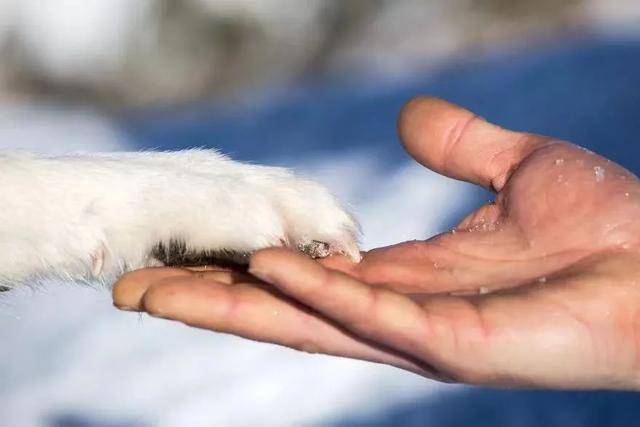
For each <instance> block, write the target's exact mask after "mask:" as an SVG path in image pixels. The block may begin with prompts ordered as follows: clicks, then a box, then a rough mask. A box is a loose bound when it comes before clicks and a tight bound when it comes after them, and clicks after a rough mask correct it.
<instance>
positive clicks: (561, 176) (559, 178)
mask: <svg viewBox="0 0 640 427" xmlns="http://www.w3.org/2000/svg"><path fill="white" fill-rule="evenodd" d="M563 180H564V175H562V174H560V175H558V182H562V181H563Z"/></svg>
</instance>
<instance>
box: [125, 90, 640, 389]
mask: <svg viewBox="0 0 640 427" xmlns="http://www.w3.org/2000/svg"><path fill="white" fill-rule="evenodd" d="M399 130H400V136H401V140H402V142H403V144H404V145H405V147H406V148H407V150H408V151H409V153H410V154H411V155H412V156H413V157H414V158H415V159H416V160H418V161H419V162H421V163H422V164H424V165H425V166H427V167H429V168H430V169H433V170H435V171H437V172H440V173H442V174H444V175H447V176H450V177H453V178H457V179H462V180H466V181H470V182H473V183H476V184H479V185H482V186H484V187H486V188H489V189H492V190H494V191H495V192H496V193H497V197H496V199H495V202H494V203H492V204H488V205H486V206H483V207H481V208H480V209H479V210H477V211H476V212H474V213H472V214H471V215H470V216H468V217H467V218H466V219H465V220H464V221H463V222H462V223H461V224H460V225H459V226H458V227H457V228H456V229H455V230H452V231H451V232H449V233H445V234H442V235H439V236H436V237H434V238H432V239H429V240H427V241H413V242H405V243H400V244H398V245H394V246H391V247H387V248H379V249H375V250H372V251H370V252H368V253H366V254H364V257H363V260H362V262H361V263H359V264H352V263H350V262H349V261H347V260H346V259H344V258H335V257H334V258H330V259H327V260H324V261H323V262H322V264H321V263H318V262H315V261H312V260H309V259H307V258H305V257H303V256H301V255H298V254H295V253H292V252H289V251H287V250H284V249H269V250H264V251H261V252H259V253H257V254H255V255H254V257H253V258H252V260H251V269H250V271H251V272H252V273H253V275H254V276H257V277H259V278H260V279H261V280H258V279H256V278H255V277H252V276H248V275H239V274H237V273H229V272H196V273H194V272H190V271H187V270H181V269H149V270H141V271H138V272H134V273H130V274H129V275H126V276H124V277H123V279H122V280H121V282H120V283H119V284H118V285H117V286H116V288H115V289H114V301H115V303H116V305H118V306H121V307H122V306H125V307H127V308H129V309H134V310H145V311H148V312H150V313H151V314H153V315H157V316H161V317H166V318H171V319H175V320H179V321H182V322H185V323H187V324H189V325H193V326H197V327H203V328H208V329H212V330H216V331H222V332H229V333H234V334H237V335H241V336H245V337H248V338H252V339H257V340H262V341H269V342H275V343H279V344H283V345H287V346H290V347H294V348H298V349H301V350H305V351H317V352H323V353H328V354H334V355H340V356H347V357H354V358H360V359H365V360H371V361H376V362H381V363H387V364H391V365H395V366H399V367H402V368H405V369H409V370H412V371H414V372H418V373H420V374H423V375H425V376H429V377H433V378H437V379H441V380H449V381H461V382H467V383H475V384H489V385H502V386H543V387H556V388H637V387H638V385H639V383H640V378H639V373H640V369H639V368H640V351H639V350H638V349H639V348H640V334H639V332H640V303H639V302H638V301H639V300H640V269H639V268H638V267H640V254H639V253H638V236H640V220H639V219H638V218H639V215H638V214H640V203H639V202H640V184H639V183H638V181H637V180H636V178H635V177H634V176H633V175H631V174H630V173H629V172H627V171H626V170H624V169H623V168H621V167H620V166H618V165H616V164H614V163H612V162H610V161H608V160H606V159H604V158H602V157H599V156H597V155H595V154H593V153H590V152H587V151H585V150H582V149H580V148H578V147H576V146H574V145H571V144H568V143H564V142H560V141H557V140H553V139H549V138H545V137H540V136H536V135H529V134H521V133H516V132H511V131H507V130H504V129H501V128H499V127H497V126H494V125H491V124H489V123H487V122H485V121H483V120H482V119H480V118H478V117H476V116H474V115H473V114H471V113H469V112H468V111H465V110H463V109H460V108H458V107H455V106H453V105H451V104H448V103H446V102H444V101H440V100H436V99H430V98H417V99H415V100H413V101H411V102H410V103H409V104H408V105H407V106H406V107H405V109H404V110H403V112H402V114H401V118H400V123H399ZM265 283H268V284H269V285H270V286H267V285H266V284H265Z"/></svg>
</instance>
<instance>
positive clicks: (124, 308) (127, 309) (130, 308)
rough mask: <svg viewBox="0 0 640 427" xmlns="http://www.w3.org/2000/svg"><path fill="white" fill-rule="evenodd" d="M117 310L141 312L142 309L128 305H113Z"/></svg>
mask: <svg viewBox="0 0 640 427" xmlns="http://www.w3.org/2000/svg"><path fill="white" fill-rule="evenodd" d="M113 306H114V307H115V308H117V309H118V310H122V311H140V309H139V308H138V307H132V306H128V305H115V304H114V305H113Z"/></svg>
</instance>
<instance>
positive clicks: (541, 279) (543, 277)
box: [538, 276, 547, 283]
mask: <svg viewBox="0 0 640 427" xmlns="http://www.w3.org/2000/svg"><path fill="white" fill-rule="evenodd" d="M538 283H547V278H546V276H542V277H541V278H539V279H538Z"/></svg>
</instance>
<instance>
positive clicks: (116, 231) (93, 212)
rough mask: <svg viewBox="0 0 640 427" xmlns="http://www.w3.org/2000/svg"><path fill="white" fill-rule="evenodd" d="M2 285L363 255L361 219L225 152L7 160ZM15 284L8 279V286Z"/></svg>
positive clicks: (0, 195) (0, 227)
mask: <svg viewBox="0 0 640 427" xmlns="http://www.w3.org/2000/svg"><path fill="white" fill-rule="evenodd" d="M0 163H2V164H1V165H0V166H2V168H1V169H0V179H2V180H3V183H4V186H3V187H2V188H0V199H2V200H3V201H4V202H5V209H4V211H3V214H2V213H0V219H2V221H1V222H0V234H2V235H3V236H4V240H3V241H2V242H0V284H2V286H4V287H7V286H11V283H12V282H19V281H24V280H26V279H29V278H34V277H51V276H56V277H63V278H68V279H79V280H83V279H91V278H97V279H99V280H103V281H105V282H110V281H112V280H113V279H114V278H116V277H117V275H119V274H121V273H122V272H124V271H128V270H133V269H137V268H141V267H147V266H157V265H181V264H182V265H185V264H191V265H195V264H208V263H212V262H216V261H231V262H235V263H241V264H245V263H247V262H248V257H249V256H250V254H251V253H253V252H254V251H256V250H258V249H262V248H266V247H272V246H286V247H290V248H293V249H297V250H299V251H302V252H305V253H307V254H308V255H311V256H313V257H324V256H328V255H332V254H344V255H346V256H348V257H350V258H351V259H353V260H354V261H358V260H359V259H360V252H359V249H358V244H357V240H358V237H359V229H358V226H357V224H356V222H355V221H354V219H353V217H352V216H351V215H350V214H349V213H348V212H347V211H346V210H345V209H344V208H343V206H342V205H341V204H340V203H339V201H338V200H337V199H336V198H335V197H334V196H333V195H332V194H331V193H330V192H329V191H328V190H327V189H326V188H325V187H324V186H322V185H320V184H318V183H316V182H314V181H311V180H308V179H305V178H301V177H298V176H296V175H294V174H292V173H291V172H290V171H288V170H285V169H282V168H274V167H265V166H256V165H249V164H243V163H238V162H235V161H233V160H230V159H228V158H226V157H224V156H222V155H220V154H218V153H216V152H214V151H208V150H189V151H182V152H173V153H153V152H152V153H121V154H105V155H74V156H66V157H55V158H39V157H35V156H5V157H4V158H2V157H1V156H0ZM5 283H8V285H5Z"/></svg>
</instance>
